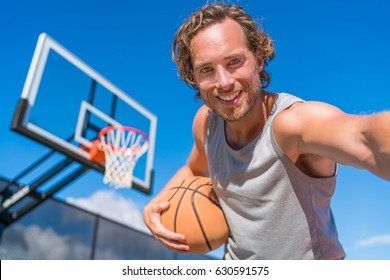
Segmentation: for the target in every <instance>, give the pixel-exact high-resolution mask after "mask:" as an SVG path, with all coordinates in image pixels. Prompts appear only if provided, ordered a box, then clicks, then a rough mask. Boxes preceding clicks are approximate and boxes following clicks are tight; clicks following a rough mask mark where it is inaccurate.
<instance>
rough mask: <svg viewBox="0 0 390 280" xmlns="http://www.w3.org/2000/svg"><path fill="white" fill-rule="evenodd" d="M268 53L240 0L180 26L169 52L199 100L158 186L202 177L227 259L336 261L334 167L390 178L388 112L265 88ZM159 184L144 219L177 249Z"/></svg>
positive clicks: (180, 247)
mask: <svg viewBox="0 0 390 280" xmlns="http://www.w3.org/2000/svg"><path fill="white" fill-rule="evenodd" d="M273 55H274V50H273V46H272V41H271V39H270V38H269V37H268V35H266V34H265V33H264V32H262V31H259V30H258V29H257V28H256V26H255V24H254V22H253V20H252V19H251V18H250V16H249V15H248V14H247V13H246V12H245V11H243V9H242V8H241V7H239V6H235V5H225V4H211V5H206V6H204V7H203V8H202V9H201V10H199V11H198V12H197V13H195V14H193V15H192V16H191V17H190V18H189V19H188V20H187V21H186V22H185V23H184V24H183V25H182V26H181V28H180V29H179V30H178V32H177V33H176V36H175V40H174V44H173V58H174V60H175V62H176V63H177V65H178V68H179V71H180V77H181V78H182V79H183V80H184V81H185V82H187V83H188V84H189V85H191V86H192V87H194V88H195V89H197V90H199V93H198V95H199V97H200V98H201V99H202V100H203V101H204V103H205V106H203V107H201V108H200V109H199V111H198V112H197V114H196V116H195V118H194V123H193V133H194V139H195V144H194V146H193V149H192V151H191V154H190V156H189V158H188V162H187V164H186V165H185V166H183V167H182V168H181V169H180V170H179V171H178V172H177V173H176V174H175V175H174V176H173V178H172V179H171V180H170V182H168V184H167V186H168V185H171V184H173V183H175V182H177V183H180V182H181V181H182V180H183V179H184V178H186V177H189V176H194V175H199V176H210V178H211V179H212V181H213V184H214V189H215V192H216V194H217V195H218V198H219V200H220V203H221V206H222V208H223V210H224V213H225V216H226V219H227V221H228V224H229V227H230V230H231V233H230V237H229V240H228V243H227V244H226V254H225V258H226V259H343V258H344V257H345V253H344V251H343V248H342V246H341V245H340V243H339V241H338V235H337V229H336V226H335V222H334V219H333V215H332V212H331V209H330V201H331V198H332V195H333V192H334V188H335V177H336V172H337V163H341V164H344V165H351V166H354V167H357V168H362V169H367V170H369V171H371V172H372V173H374V174H376V175H378V176H380V177H382V178H384V179H387V180H390V172H389V171H390V141H389V139H390V128H389V126H390V112H384V113H381V114H376V115H371V116H356V115H348V114H345V113H343V112H342V111H340V110H339V109H337V108H335V107H333V106H331V105H328V104H324V103H320V102H304V101H302V100H301V99H299V98H297V97H295V96H292V95H289V94H285V93H281V94H275V93H270V92H266V91H265V90H264V89H265V88H266V86H267V85H268V84H269V82H270V76H269V74H268V73H267V72H266V71H265V69H264V67H265V66H266V65H267V63H268V62H269V61H270V60H271V59H272V58H273ZM166 189H167V187H166V188H165V189H163V190H162V192H161V193H160V195H158V196H156V197H155V198H154V199H153V200H152V201H151V202H150V203H149V204H148V205H147V206H146V207H145V209H144V220H145V223H146V224H147V226H148V227H149V228H150V230H151V232H152V233H153V235H154V236H155V237H156V238H157V239H159V240H160V241H161V242H162V243H163V244H164V245H166V246H167V247H168V248H170V249H171V250H174V251H176V252H180V253H186V252H188V250H189V247H188V245H186V244H183V243H182V242H180V241H184V240H185V236H183V235H182V234H179V233H174V232H171V231H169V230H167V229H166V228H164V227H163V225H162V224H161V219H160V214H161V212H162V211H163V210H165V209H167V208H168V207H169V203H168V202H165V201H161V197H162V196H161V194H162V193H164V192H165V191H166Z"/></svg>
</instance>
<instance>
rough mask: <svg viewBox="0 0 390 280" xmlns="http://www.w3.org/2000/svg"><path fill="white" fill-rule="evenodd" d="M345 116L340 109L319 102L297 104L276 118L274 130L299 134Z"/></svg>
mask: <svg viewBox="0 0 390 280" xmlns="http://www.w3.org/2000/svg"><path fill="white" fill-rule="evenodd" d="M344 115H345V114H344V113H343V112H342V111H341V110H340V109H338V108H337V107H335V106H332V105H330V104H327V103H323V102H317V101H308V102H296V103H294V104H292V105H291V106H290V107H288V108H286V109H285V110H283V111H282V112H280V113H279V114H278V115H277V116H276V117H275V121H274V130H282V131H286V132H290V133H292V132H294V131H295V133H298V132H299V131H301V130H302V129H306V128H308V126H310V127H312V126H313V125H319V124H321V123H322V122H326V121H329V120H330V119H333V118H337V117H342V116H344ZM295 133H293V134H295Z"/></svg>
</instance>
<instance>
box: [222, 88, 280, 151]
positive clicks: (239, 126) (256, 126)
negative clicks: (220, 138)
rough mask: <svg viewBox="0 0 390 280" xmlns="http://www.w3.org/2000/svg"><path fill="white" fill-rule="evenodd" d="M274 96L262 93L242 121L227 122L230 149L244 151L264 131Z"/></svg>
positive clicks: (226, 131) (227, 137) (227, 139)
mask: <svg viewBox="0 0 390 280" xmlns="http://www.w3.org/2000/svg"><path fill="white" fill-rule="evenodd" d="M273 97H274V96H273V95H271V94H268V93H266V92H262V93H261V95H260V96H259V98H258V100H257V102H256V104H255V106H254V107H253V109H252V110H251V111H250V112H249V113H248V114H247V115H246V116H245V117H244V118H242V119H241V120H238V121H234V122H226V121H225V137H226V141H227V143H228V144H229V146H230V147H232V148H233V149H235V150H240V149H242V148H243V147H244V146H245V145H247V144H248V143H249V142H251V141H252V140H253V139H254V138H256V136H257V135H258V134H259V133H260V132H261V131H262V130H263V127H264V125H265V123H266V121H267V119H268V117H269V114H270V112H271V110H272V107H273V103H274V98H273Z"/></svg>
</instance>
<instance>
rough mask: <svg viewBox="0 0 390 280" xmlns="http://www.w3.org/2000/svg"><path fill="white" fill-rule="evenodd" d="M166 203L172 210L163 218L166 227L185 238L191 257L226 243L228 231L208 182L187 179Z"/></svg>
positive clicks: (163, 214) (169, 196)
mask: <svg viewBox="0 0 390 280" xmlns="http://www.w3.org/2000/svg"><path fill="white" fill-rule="evenodd" d="M164 200H165V201H169V202H170V207H169V208H168V210H166V211H165V212H163V213H162V215H161V221H162V223H163V225H164V226H165V227H166V228H167V229H169V230H171V231H174V232H177V233H182V234H184V235H185V237H186V243H187V244H188V245H190V252H191V253H194V254H205V253H207V252H209V251H212V250H214V249H217V248H218V247H220V246H221V245H222V244H224V243H225V242H226V240H227V238H228V236H229V228H228V225H227V223H226V220H225V216H224V214H223V212H222V209H221V206H220V204H219V202H218V199H217V196H216V195H215V193H214V191H213V186H212V184H211V180H210V179H209V178H206V177H199V176H197V177H190V178H187V179H185V180H184V181H183V182H182V183H181V184H180V185H177V186H172V187H171V188H170V190H169V191H168V192H167V194H166V196H165V199H164Z"/></svg>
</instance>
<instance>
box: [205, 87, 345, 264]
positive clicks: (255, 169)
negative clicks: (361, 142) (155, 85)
mask: <svg viewBox="0 0 390 280" xmlns="http://www.w3.org/2000/svg"><path fill="white" fill-rule="evenodd" d="M295 102H302V100H301V99H299V98H297V97H295V96H292V95H290V94H287V93H280V94H278V96H277V100H276V102H275V104H274V107H273V110H272V112H271V114H270V116H269V117H268V119H267V121H266V124H265V126H264V128H263V129H262V131H261V132H260V133H259V134H258V135H257V137H256V138H255V139H254V140H252V141H251V142H250V143H249V144H247V145H246V146H245V147H243V148H242V149H240V150H234V149H232V148H231V147H230V146H229V145H228V143H227V142H226V137H225V128H224V127H225V126H224V120H223V119H221V118H220V117H218V116H217V115H215V113H213V112H210V114H209V118H208V123H207V133H206V141H205V149H206V154H207V159H208V165H209V166H208V168H209V172H210V178H211V180H212V181H213V184H214V190H215V192H216V194H217V196H218V198H219V201H220V204H221V207H222V209H223V211H224V213H225V216H226V220H227V222H228V224H229V228H230V237H229V238H228V241H227V244H226V247H225V251H226V252H225V259H271V260H272V259H275V260H279V259H291V260H292V259H343V258H344V257H345V253H344V250H343V248H342V246H341V244H340V243H339V241H338V233H337V229H336V225H335V221H334V218H333V214H332V211H331V208H330V202H331V198H332V196H333V194H334V191H335V183H336V174H335V175H334V176H332V177H327V178H312V177H310V176H307V175H306V174H304V173H303V172H302V171H300V170H299V169H298V168H297V167H296V166H295V165H294V164H293V163H292V162H291V161H290V160H289V159H288V158H287V157H286V155H284V153H283V151H281V149H280V148H279V147H278V145H277V143H276V141H275V138H274V136H273V132H272V122H273V120H274V118H275V117H276V116H277V115H278V113H280V112H281V111H283V110H285V109H286V108H288V107H290V106H291V105H292V104H293V103H295ZM336 173H337V171H336Z"/></svg>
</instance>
